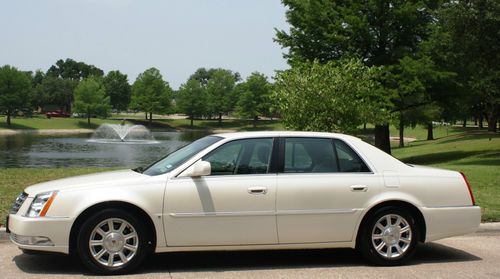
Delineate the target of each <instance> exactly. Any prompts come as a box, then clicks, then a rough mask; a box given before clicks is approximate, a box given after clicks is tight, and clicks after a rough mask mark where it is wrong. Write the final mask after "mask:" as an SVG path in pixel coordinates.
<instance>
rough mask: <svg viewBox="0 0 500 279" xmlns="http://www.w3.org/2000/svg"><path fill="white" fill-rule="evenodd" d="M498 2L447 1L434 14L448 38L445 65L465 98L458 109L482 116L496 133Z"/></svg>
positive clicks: (499, 48) (499, 93)
mask: <svg viewBox="0 0 500 279" xmlns="http://www.w3.org/2000/svg"><path fill="white" fill-rule="evenodd" d="M499 15H500V2H498V1H496V0H468V1H464V0H460V1H449V2H447V3H446V4H445V5H443V7H442V9H440V10H439V11H438V13H437V19H438V21H439V27H440V30H439V31H440V34H442V35H443V37H445V38H446V37H449V42H450V43H449V44H448V45H447V48H446V49H445V51H444V53H445V54H446V58H447V59H446V62H448V64H449V65H450V66H452V69H453V71H454V72H456V73H457V74H458V78H457V80H458V81H459V82H460V83H461V85H462V86H463V88H464V90H465V92H467V95H465V96H464V98H462V100H464V101H465V102H462V108H461V110H462V111H464V110H467V109H468V108H469V109H471V108H474V109H475V110H479V111H480V112H479V113H480V114H482V113H484V114H485V115H486V117H487V120H488V130H489V131H496V123H497V122H498V116H499V114H500V43H499V42H500V32H498V30H500V16H499Z"/></svg>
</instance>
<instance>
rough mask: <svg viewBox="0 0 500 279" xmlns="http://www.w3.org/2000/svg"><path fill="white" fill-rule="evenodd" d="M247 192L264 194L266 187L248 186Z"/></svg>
mask: <svg viewBox="0 0 500 279" xmlns="http://www.w3.org/2000/svg"><path fill="white" fill-rule="evenodd" d="M248 193H249V194H252V195H265V194H266V193H267V187H250V188H248Z"/></svg>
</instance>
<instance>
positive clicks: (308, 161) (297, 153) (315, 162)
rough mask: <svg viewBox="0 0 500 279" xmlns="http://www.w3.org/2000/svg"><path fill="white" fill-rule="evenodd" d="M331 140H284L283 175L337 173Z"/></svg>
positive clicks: (337, 168)
mask: <svg viewBox="0 0 500 279" xmlns="http://www.w3.org/2000/svg"><path fill="white" fill-rule="evenodd" d="M338 171H339V167H338V164H337V159H336V155H335V150H334V148H333V143H332V140H331V139H326V138H286V139H285V166H284V172H285V173H318V172H338Z"/></svg>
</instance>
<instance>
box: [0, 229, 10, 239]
mask: <svg viewBox="0 0 500 279" xmlns="http://www.w3.org/2000/svg"><path fill="white" fill-rule="evenodd" d="M9 239H10V238H9V234H8V233H7V232H6V231H5V228H4V227H1V228H0V242H5V241H9Z"/></svg>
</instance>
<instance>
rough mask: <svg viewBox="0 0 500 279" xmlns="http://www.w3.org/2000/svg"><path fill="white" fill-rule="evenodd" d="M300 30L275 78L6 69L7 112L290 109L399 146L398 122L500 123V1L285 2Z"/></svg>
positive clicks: (1, 76) (291, 117)
mask: <svg viewBox="0 0 500 279" xmlns="http://www.w3.org/2000/svg"><path fill="white" fill-rule="evenodd" d="M282 2H283V4H284V5H285V7H286V8H287V11H286V17H287V21H288V23H289V24H290V26H291V28H290V30H276V37H275V38H274V39H275V41H276V42H277V43H279V44H280V45H281V46H282V47H283V48H285V49H286V51H285V54H284V57H285V58H286V59H287V60H288V63H289V65H290V66H291V68H290V69H288V70H284V71H278V72H277V73H276V75H275V76H274V77H273V78H274V83H270V82H269V80H268V79H267V77H265V76H264V75H262V74H260V73H253V74H252V75H250V76H249V77H248V78H247V79H246V80H241V77H240V75H239V74H238V73H236V72H233V71H231V70H228V69H205V68H200V69H198V70H197V71H196V72H195V73H193V74H192V75H191V76H190V77H189V78H188V79H187V81H186V82H185V83H183V84H182V85H181V87H180V88H179V90H172V88H171V87H170V86H169V84H168V82H166V81H165V80H164V79H163V77H162V76H161V74H160V72H159V71H158V70H157V69H155V68H151V69H148V70H146V71H144V72H143V73H141V74H140V75H139V76H138V77H137V79H136V80H135V82H134V83H133V84H131V85H130V84H129V82H128V78H127V76H126V75H124V74H122V73H120V72H119V71H111V72H109V73H107V74H106V75H104V72H103V71H102V70H100V69H98V68H97V67H95V66H93V65H87V64H85V63H83V62H76V61H73V60H71V59H66V60H59V61H57V62H56V63H55V64H54V65H53V66H52V67H50V68H49V70H48V71H47V72H46V73H43V72H41V71H37V72H35V73H31V72H27V73H26V72H19V71H17V70H16V69H15V68H13V67H10V66H4V67H2V68H1V69H0V110H1V111H2V112H3V113H5V114H6V115H7V122H8V123H10V115H12V114H13V113H15V112H16V111H23V110H24V111H25V112H26V114H29V113H30V112H29V110H32V108H34V107H35V108H36V107H45V106H47V105H58V106H60V107H63V108H65V109H66V110H70V109H73V111H74V112H75V111H76V112H79V113H80V112H81V113H82V114H84V115H86V116H87V117H89V121H90V117H91V116H92V115H103V114H105V113H108V112H109V110H110V109H116V110H126V109H132V110H136V111H143V112H144V113H145V118H146V119H148V120H149V121H150V123H151V121H152V118H153V114H156V113H170V112H182V113H185V114H186V115H187V116H188V117H189V119H191V125H193V121H194V120H195V119H198V118H208V119H218V121H222V119H223V118H222V116H223V115H225V114H228V113H230V112H232V113H235V114H236V115H239V116H240V117H245V118H250V119H253V120H254V123H255V124H256V123H257V120H258V119H259V116H269V117H273V116H276V115H278V116H280V117H281V118H282V119H283V122H284V124H285V126H286V127H287V128H290V129H297V130H315V131H330V132H332V131H340V132H351V131H352V130H353V129H356V128H357V127H359V126H360V125H363V124H364V125H366V124H367V123H371V124H373V125H374V126H375V129H374V137H375V145H376V146H377V147H379V148H381V149H382V150H384V151H386V152H388V153H390V142H389V126H390V125H395V126H396V127H398V129H399V136H400V137H399V139H400V146H404V129H405V128H406V127H409V126H410V127H411V126H415V125H417V124H423V125H426V126H427V129H428V137H427V138H428V139H433V133H432V131H433V130H432V129H433V124H432V122H433V121H436V120H438V121H446V122H454V121H456V120H462V121H463V125H464V126H465V125H466V123H467V119H470V118H471V117H474V118H476V119H479V125H480V127H481V128H482V123H483V119H486V121H487V123H488V130H489V131H493V132H496V129H497V123H498V116H499V114H500V32H498V30H500V17H499V16H498V15H500V2H499V1H495V0H408V1H390V0H359V1H334V0H314V1H312V0H282Z"/></svg>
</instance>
